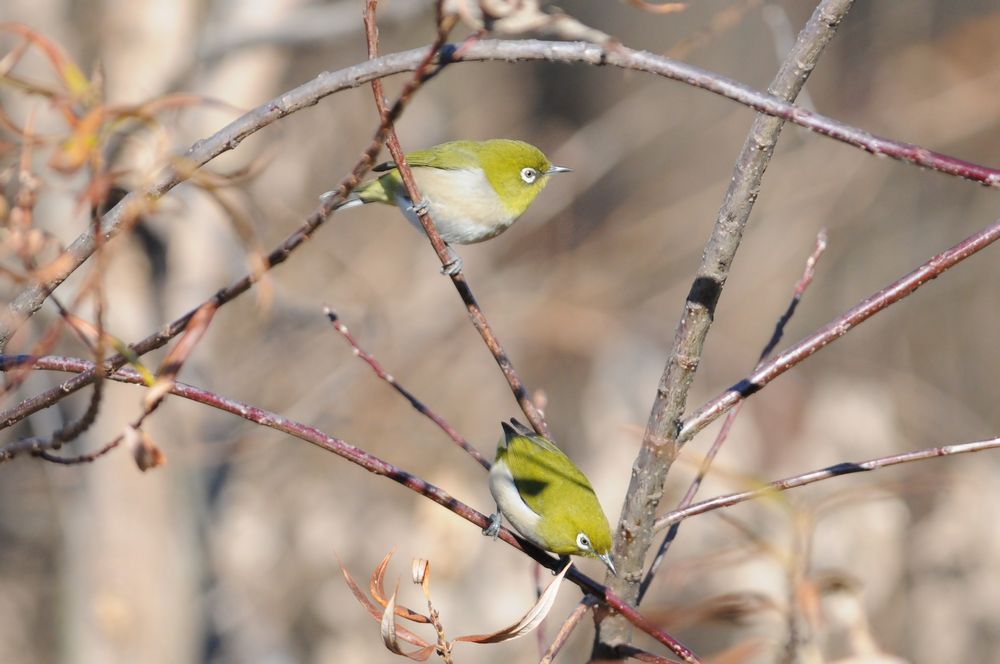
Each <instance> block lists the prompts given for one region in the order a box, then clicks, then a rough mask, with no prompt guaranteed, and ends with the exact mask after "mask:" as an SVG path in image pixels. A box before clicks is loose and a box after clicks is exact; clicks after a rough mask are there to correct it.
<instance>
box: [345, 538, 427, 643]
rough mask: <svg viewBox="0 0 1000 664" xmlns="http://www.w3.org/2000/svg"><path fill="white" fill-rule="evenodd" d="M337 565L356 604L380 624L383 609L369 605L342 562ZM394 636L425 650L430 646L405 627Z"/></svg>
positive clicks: (369, 602)
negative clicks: (356, 601)
mask: <svg viewBox="0 0 1000 664" xmlns="http://www.w3.org/2000/svg"><path fill="white" fill-rule="evenodd" d="M337 563H338V564H339V565H340V573H341V574H343V575H344V580H345V581H346V582H347V587H348V588H350V590H351V593H352V594H353V595H354V597H355V599H357V600H358V602H359V603H360V604H361V606H362V607H364V609H365V610H366V611H367V612H368V615H370V616H371V617H372V618H374V619H375V620H378V621H379V622H381V621H382V616H383V615H384V613H385V611H384V609H383V610H379V609H378V608H377V607H376V606H375V605H374V604H372V603H371V600H369V599H368V597H367V596H366V595H365V594H364V592H362V590H361V588H360V587H359V586H358V584H357V583H355V581H354V578H353V577H351V574H350V572H348V571H347V568H346V567H344V563H343V561H341V560H340V559H339V558H338V559H337ZM387 604H388V602H387ZM396 635H397V638H400V639H402V640H404V641H406V642H407V643H410V644H413V645H415V646H417V647H420V648H425V647H428V646H430V644H429V643H427V641H424V640H423V639H422V638H420V637H419V636H417V635H416V634H414V633H413V632H411V631H410V630H408V629H406V628H405V627H400V626H398V625H397V626H396Z"/></svg>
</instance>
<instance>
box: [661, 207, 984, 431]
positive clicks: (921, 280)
mask: <svg viewBox="0 0 1000 664" xmlns="http://www.w3.org/2000/svg"><path fill="white" fill-rule="evenodd" d="M997 240H1000V219H997V220H996V221H994V222H993V223H992V224H990V225H989V226H987V227H986V228H984V229H983V230H981V231H979V232H978V233H975V234H973V235H971V236H969V237H967V238H966V239H964V240H962V241H961V242H959V243H958V244H956V245H954V246H953V247H951V248H949V249H946V250H945V251H943V252H941V253H940V254H938V255H936V256H934V257H933V258H931V259H930V260H928V261H927V262H926V263H924V264H923V265H921V266H920V267H918V268H917V269H916V270H914V271H913V272H910V273H909V274H907V275H906V276H904V277H902V278H900V279H898V280H897V281H894V282H893V283H891V284H889V285H888V286H886V287H885V288H883V289H882V290H880V291H878V292H877V293H874V294H872V295H870V296H869V297H867V298H865V299H864V300H862V301H861V302H859V303H858V304H857V305H855V306H854V307H852V308H851V309H850V310H848V311H847V312H846V313H845V314H843V315H842V316H840V317H838V318H836V319H834V320H833V321H831V322H830V323H828V324H827V325H825V326H824V327H823V328H821V329H820V330H818V331H816V332H814V333H813V334H811V335H810V336H808V337H806V338H805V339H803V340H802V341H800V342H799V343H797V344H795V345H794V346H792V347H791V348H789V349H788V350H786V351H783V352H782V353H781V354H779V355H778V356H777V357H775V358H774V359H773V360H770V361H769V362H767V363H766V364H764V365H763V366H762V367H760V368H759V369H758V370H756V371H754V372H753V373H752V374H750V375H749V376H747V377H746V378H744V379H743V380H741V381H740V382H739V383H737V384H735V385H733V386H732V387H730V388H729V389H728V390H726V391H725V392H723V393H722V394H720V395H719V396H717V397H715V398H714V399H712V400H710V401H709V402H707V403H706V404H705V405H703V406H702V407H701V408H699V409H698V410H697V411H695V412H694V413H693V414H692V415H691V416H690V417H688V418H687V419H686V420H684V423H683V426H682V427H681V429H680V433H679V434H678V439H679V440H681V441H686V440H690V439H691V438H692V437H693V436H694V435H695V434H697V433H698V432H699V431H701V430H702V429H704V428H705V427H706V426H708V425H709V424H711V423H712V422H714V421H715V420H716V419H717V418H718V417H719V416H720V415H722V414H723V413H725V412H726V411H727V410H729V409H730V408H732V407H733V406H735V405H736V404H737V403H739V402H740V401H742V400H743V399H745V398H747V397H749V396H750V395H751V394H754V393H755V392H757V391H758V390H759V389H760V388H762V387H764V386H765V385H767V384H768V383H770V382H771V381H772V380H774V379H775V378H777V377H778V376H780V375H781V374H783V373H785V372H786V371H788V370H789V369H791V368H792V367H794V366H796V365H797V364H799V363H800V362H802V361H803V360H805V359H806V358H807V357H809V356H810V355H812V354H813V353H815V352H816V351H818V350H819V349H821V348H823V347H824V346H826V345H827V344H829V343H830V342H832V341H835V340H836V339H838V338H840V337H842V336H844V335H845V334H847V333H848V332H849V331H850V330H852V329H853V328H855V327H856V326H858V325H859V324H861V323H863V322H864V321H866V320H868V319H869V318H871V317H872V316H874V315H875V314H877V313H878V312H880V311H882V310H883V309H885V308H886V307H888V306H890V305H892V304H895V303H896V302H899V301H900V300H902V299H903V298H905V297H906V296H907V295H910V294H911V293H913V292H914V291H915V290H917V289H918V288H920V287H921V286H923V285H924V284H926V283H927V282H928V281H930V280H931V279H935V278H937V277H939V276H940V275H941V274H943V273H944V272H945V271H946V270H948V269H950V268H952V267H954V266H956V265H958V264H959V263H960V262H962V261H963V260H965V259H966V258H968V257H969V256H971V255H973V254H975V253H976V252H978V251H981V250H983V249H985V248H986V247H988V246H990V245H991V244H993V243H994V242H996V241H997Z"/></svg>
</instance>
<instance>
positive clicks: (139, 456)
mask: <svg viewBox="0 0 1000 664" xmlns="http://www.w3.org/2000/svg"><path fill="white" fill-rule="evenodd" d="M122 436H123V437H124V440H125V444H126V445H127V446H128V448H129V449H130V450H131V451H132V458H133V459H135V465H136V466H138V467H139V470H141V471H142V472H146V471H147V470H149V469H150V468H158V467H159V466H162V465H163V464H165V463H166V462H167V455H166V454H164V453H163V450H161V449H160V448H159V447H158V446H157V445H156V443H154V442H153V439H152V438H150V437H149V434H147V433H146V432H145V431H143V430H142V429H136V428H135V427H132V426H127V427H125V432H124V433H123V434H122Z"/></svg>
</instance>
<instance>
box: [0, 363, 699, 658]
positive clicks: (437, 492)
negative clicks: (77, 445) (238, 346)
mask: <svg viewBox="0 0 1000 664" xmlns="http://www.w3.org/2000/svg"><path fill="white" fill-rule="evenodd" d="M26 362H31V363H33V364H34V365H35V367H36V368H38V369H42V370H48V371H71V372H75V373H78V372H85V371H92V370H93V369H94V365H93V363H91V362H87V361H86V360H81V359H77V358H69V357H59V356H48V357H30V356H24V355H15V356H10V355H0V371H10V370H11V369H16V368H17V367H18V366H20V365H22V364H24V363H26ZM107 377H108V378H109V379H111V380H115V381H118V382H122V383H127V384H132V385H143V384H144V383H143V378H142V376H140V375H139V373H138V372H136V371H134V370H132V369H129V368H122V369H118V370H117V371H115V372H113V373H110V374H109V375H108V376H107ZM169 393H170V394H174V395H176V396H179V397H182V398H184V399H189V400H191V401H195V402H197V403H200V404H203V405H206V406H210V407H212V408H215V409H217V410H220V411H223V412H227V413H230V414H232V415H236V416H238V417H242V418H243V419H245V420H247V421H249V422H253V423H255V424H259V425H262V426H266V427H269V428H271V429H274V430H276V431H281V432H283V433H287V434H289V435H291V436H294V437H296V438H299V439H300V440H304V441H305V442H307V443H311V444H313V445H316V446H317V447H320V448H322V449H324V450H326V451H328V452H332V453H334V454H336V455H337V456H339V457H341V458H343V459H346V460H347V461H350V462H351V463H354V464H356V465H358V466H361V467H362V468H364V469H365V470H367V471H369V472H371V473H374V474H376V475H380V476H382V477H386V478H388V479H390V480H392V481H394V482H397V483H399V484H401V485H403V486H405V487H406V488H408V489H410V490H411V491H414V492H415V493H418V494H420V495H422V496H424V497H426V498H429V499H430V500H432V501H434V502H435V503H437V504H439V505H441V506H442V507H444V508H446V509H448V510H449V511H451V512H454V513H455V514H457V515H459V516H461V517H462V518H464V519H465V520H466V521H469V522H471V523H473V524H475V525H476V526H477V527H479V528H484V527H486V525H487V524H488V523H489V518H488V517H487V516H486V515H484V514H482V513H481V512H479V511H477V510H475V509H473V508H472V507H469V506H468V505H466V504H465V503H463V502H462V501H460V500H458V499H457V498H455V497H454V496H452V495H450V494H449V493H447V492H446V491H444V490H443V489H441V488H439V487H437V486H435V485H433V484H431V483H430V482H427V481H426V480H423V479H421V478H420V477H417V476H416V475H413V474H411V473H409V472H407V471H405V470H403V469H401V468H398V467H396V466H394V465H392V464H391V463H389V462H387V461H384V460H382V459H380V458H379V457H377V456H375V455H374V454H371V453H369V452H366V451H364V450H362V449H360V448H358V447H355V446H354V445H351V444H350V443H348V442H346V441H344V440H341V439H339V438H335V437H333V436H329V435H327V434H325V433H323V432H322V431H320V430H319V429H316V428H315V427H311V426H309V425H307V424H302V423H300V422H296V421H294V420H290V419H288V418H286V417H283V416H281V415H278V414H277V413H272V412H270V411H267V410H264V409H263V408H257V407H256V406H251V405H249V404H246V403H243V402H240V401H237V400H235V399H229V398H227V397H224V396H221V395H219V394H216V393H214V392H210V391H208V390H204V389H201V388H198V387H194V386H192V385H187V384H185V383H181V382H175V383H173V385H172V387H171V388H170V390H169ZM16 445H17V443H16V442H15V443H12V444H8V445H6V446H3V447H0V461H3V460H6V459H8V458H11V457H12V456H13V455H14V454H16V453H17V452H20V451H26V450H17V451H14V452H13V453H11V448H12V447H14V446H16ZM498 537H499V539H502V540H503V541H504V542H506V543H507V544H509V545H510V546H512V547H514V548H515V549H518V550H520V551H522V552H524V553H526V554H528V555H529V556H531V558H533V559H534V560H536V561H538V563H539V564H541V565H543V566H544V567H546V568H547V569H550V570H552V571H553V572H556V571H561V570H562V567H563V563H562V561H561V560H559V559H558V558H553V557H552V556H550V555H548V554H546V553H545V552H544V551H542V550H541V549H538V548H537V547H535V546H532V545H531V544H530V543H528V542H526V541H523V540H521V539H520V538H518V537H516V536H515V535H514V534H513V533H511V532H510V531H509V530H508V529H506V528H501V529H500V533H499V536H498ZM566 578H567V579H569V580H571V581H572V582H573V583H575V584H576V585H577V586H579V587H580V589H581V590H582V591H583V592H585V593H588V594H590V595H593V596H594V597H595V598H597V599H598V600H600V601H604V602H606V603H607V604H608V606H610V607H611V608H613V609H614V610H615V611H617V612H619V613H621V614H622V615H623V616H625V617H626V619H627V620H629V621H630V622H632V623H633V624H634V625H635V626H636V627H638V628H639V629H641V630H642V631H644V632H646V633H647V634H649V635H650V636H652V637H653V638H654V639H656V640H657V641H659V642H660V643H663V644H664V645H666V646H667V647H668V648H670V650H671V651H672V652H674V653H676V654H678V655H679V656H681V657H682V658H683V659H684V661H686V662H689V663H690V664H698V663H699V662H700V661H701V660H699V659H698V658H697V657H696V656H695V655H694V654H693V653H692V652H691V651H690V650H689V649H688V648H687V647H685V646H684V645H682V644H681V643H679V642H678V641H677V640H676V639H674V638H673V637H672V636H670V635H669V634H667V633H666V632H664V631H663V630H661V629H660V628H659V627H657V626H656V625H654V624H653V623H652V622H650V621H649V620H648V619H646V618H645V617H643V616H642V615H641V614H639V612H638V611H637V610H636V609H635V607H632V606H629V605H628V603H627V602H625V601H624V600H622V599H621V598H619V597H618V596H617V595H615V594H614V593H612V592H611V591H609V590H608V589H607V588H606V587H605V586H603V585H601V584H600V583H598V582H597V581H595V580H594V579H592V578H590V577H589V576H587V575H585V574H583V573H581V572H580V571H579V570H578V569H576V567H575V566H574V567H571V568H570V570H569V572H568V573H567V574H566Z"/></svg>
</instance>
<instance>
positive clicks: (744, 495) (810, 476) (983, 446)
mask: <svg viewBox="0 0 1000 664" xmlns="http://www.w3.org/2000/svg"><path fill="white" fill-rule="evenodd" d="M998 448H1000V438H991V439H989V440H980V441H976V442H972V443H958V444H955V445H942V446H940V447H929V448H926V449H923V450H917V451H915V452H904V453H902V454H892V455H889V456H884V457H876V458H874V459H869V460H867V461H857V462H850V461H848V462H844V463H838V464H834V465H832V466H828V467H826V468H821V469H819V470H812V471H809V472H808V473H802V474H801V475H793V476H791V477H786V478H784V479H780V480H775V481H773V482H770V483H768V484H767V486H763V487H760V488H758V489H751V490H749V491H741V492H739V493H730V494H726V495H724V496H718V497H716V498H710V499H708V500H703V501H701V502H698V503H695V504H693V505H690V506H689V507H685V508H684V509H679V510H674V511H671V512H667V513H666V514H664V515H663V516H661V517H660V518H658V519H657V520H656V523H655V524H654V526H653V527H654V529H656V530H660V529H662V528H667V527H669V526H672V525H673V524H675V523H679V522H681V521H683V520H685V519H688V518H690V517H692V516H695V515H696V514H704V513H705V512H711V511H712V510H717V509H719V508H722V507H731V506H732V505H736V504H737V503H743V502H746V501H748V500H753V499H755V498H760V497H762V496H766V495H772V494H774V493H775V492H778V491H785V490H787V489H795V488H798V487H800V486H805V485H807V484H813V483H814V482H819V481H822V480H828V479H830V478H833V477H840V476H842V475H851V474H853V473H863V472H867V471H871V470H877V469H879V468H888V467H889V466H896V465H899V464H901V463H912V462H914V461H924V460H926V459H936V458H938V457H945V456H953V455H956V454H971V453H973V452H983V451H985V450H992V449H998Z"/></svg>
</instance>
